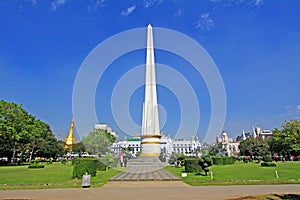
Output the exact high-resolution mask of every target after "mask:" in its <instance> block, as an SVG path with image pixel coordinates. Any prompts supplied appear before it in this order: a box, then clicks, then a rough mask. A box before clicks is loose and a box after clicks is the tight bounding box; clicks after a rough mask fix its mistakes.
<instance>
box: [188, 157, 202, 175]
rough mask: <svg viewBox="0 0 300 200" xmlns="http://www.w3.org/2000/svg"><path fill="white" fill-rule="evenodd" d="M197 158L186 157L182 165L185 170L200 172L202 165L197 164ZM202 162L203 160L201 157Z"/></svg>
mask: <svg viewBox="0 0 300 200" xmlns="http://www.w3.org/2000/svg"><path fill="white" fill-rule="evenodd" d="M199 161H200V160H199V159H198V158H190V159H186V160H185V162H184V167H185V171H186V172H202V171H203V170H202V167H201V166H200V165H199ZM202 161H203V162H204V160H203V159H202Z"/></svg>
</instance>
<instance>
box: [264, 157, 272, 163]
mask: <svg viewBox="0 0 300 200" xmlns="http://www.w3.org/2000/svg"><path fill="white" fill-rule="evenodd" d="M262 161H264V162H272V158H271V157H270V156H264V157H263V158H262Z"/></svg>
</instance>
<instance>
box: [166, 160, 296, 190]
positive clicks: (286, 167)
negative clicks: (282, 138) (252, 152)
mask: <svg viewBox="0 0 300 200" xmlns="http://www.w3.org/2000/svg"><path fill="white" fill-rule="evenodd" d="M165 169H167V170H168V171H170V172H172V173H174V174H175V175H177V176H179V177H181V173H182V172H184V168H178V167H171V166H169V167H166V168H165ZM275 171H277V172H278V176H279V177H278V178H276V176H275ZM210 172H212V173H213V179H211V176H210ZM210 172H209V175H208V176H201V175H196V173H188V176H187V177H186V178H183V180H184V181H185V182H186V183H187V184H190V185H234V184H238V185H241V184H247V185H249V184H283V183H298V184H299V183H300V162H286V163H281V162H278V163H277V166H276V167H261V166H260V164H257V163H247V164H246V163H236V164H233V165H214V166H211V167H210Z"/></svg>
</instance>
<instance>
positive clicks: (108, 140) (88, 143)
mask: <svg viewBox="0 0 300 200" xmlns="http://www.w3.org/2000/svg"><path fill="white" fill-rule="evenodd" d="M113 141H114V139H113V136H112V135H111V134H110V133H108V132H107V131H104V130H94V131H92V132H90V134H89V135H88V136H87V137H84V138H83V139H82V143H83V144H84V146H85V147H86V148H87V150H88V151H89V153H91V154H98V155H104V154H106V153H107V152H110V147H111V144H112V142H113Z"/></svg>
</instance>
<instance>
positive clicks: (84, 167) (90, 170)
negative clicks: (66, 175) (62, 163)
mask: <svg viewBox="0 0 300 200" xmlns="http://www.w3.org/2000/svg"><path fill="white" fill-rule="evenodd" d="M98 162H99V161H98V160H97V159H96V158H75V159H73V161H72V163H73V165H74V168H73V175H72V178H82V176H83V175H84V174H90V175H91V176H96V173H97V172H96V170H97V165H98Z"/></svg>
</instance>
